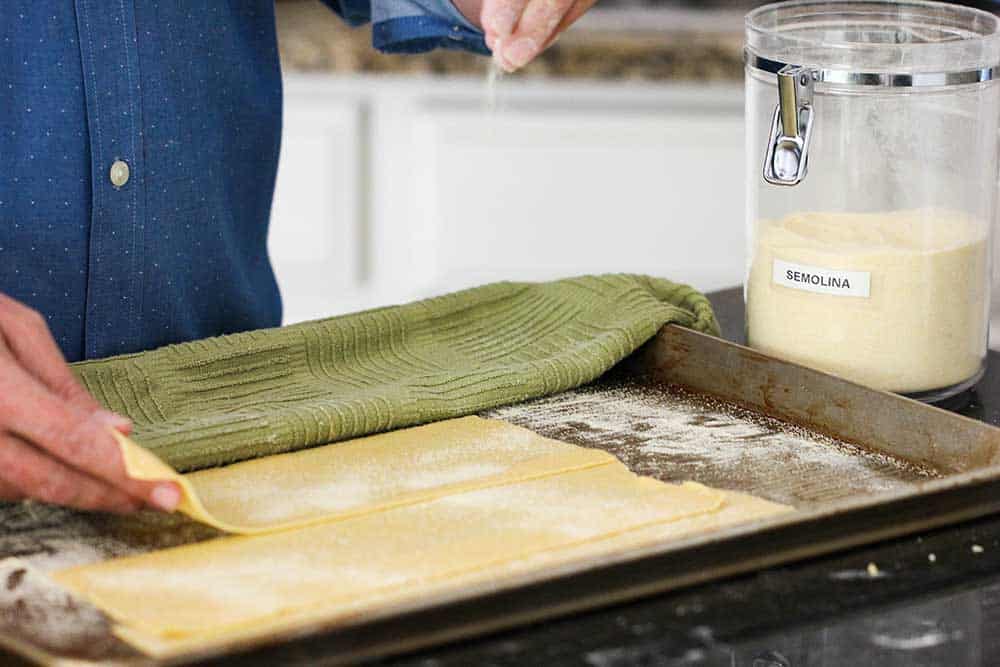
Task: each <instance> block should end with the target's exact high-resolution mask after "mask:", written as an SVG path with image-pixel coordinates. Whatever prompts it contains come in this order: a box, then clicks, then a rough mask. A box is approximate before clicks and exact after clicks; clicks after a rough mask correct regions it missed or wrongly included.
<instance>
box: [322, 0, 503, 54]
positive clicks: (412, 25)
mask: <svg viewBox="0 0 1000 667" xmlns="http://www.w3.org/2000/svg"><path fill="white" fill-rule="evenodd" d="M323 2H324V3H326V4H327V5H328V6H329V7H330V8H331V9H333V11H335V12H336V13H337V14H339V15H340V16H341V17H342V18H343V19H344V21H346V22H347V23H348V24H350V25H352V26H359V25H363V24H364V23H367V22H368V21H371V23H372V45H373V46H374V47H375V48H376V49H378V50H379V51H382V52H383V53H423V52H425V51H432V50H433V49H438V48H443V49H462V50H465V51H471V52H473V53H479V54H483V55H489V53H490V50H489V49H488V48H487V47H486V41H485V40H484V39H483V33H482V31H481V30H479V29H478V28H476V27H475V26H474V25H472V23H470V22H469V21H468V19H466V18H465V17H464V16H462V13H461V12H460V11H458V9H457V8H456V7H455V5H454V4H452V1H451V0H323Z"/></svg>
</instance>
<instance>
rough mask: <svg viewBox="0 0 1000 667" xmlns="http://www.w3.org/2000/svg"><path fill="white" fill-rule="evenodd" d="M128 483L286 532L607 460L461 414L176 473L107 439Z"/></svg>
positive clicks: (184, 504) (235, 522) (239, 529)
mask: <svg viewBox="0 0 1000 667" xmlns="http://www.w3.org/2000/svg"><path fill="white" fill-rule="evenodd" d="M114 434H115V437H116V438H117V439H118V442H119V445H120V447H121V451H122V456H123V458H124V460H125V468H126V470H127V471H128V474H129V476H131V477H134V478H136V479H143V480H172V481H174V482H177V483H178V484H179V485H180V487H181V490H182V492H183V495H182V500H181V505H180V508H179V509H180V511H182V512H184V513H185V514H187V515H189V516H191V517H192V518H194V519H196V520H198V521H201V522H202V523H206V524H208V525H210V526H214V527H215V528H219V529H220V530H224V531H226V532H229V533H239V534H253V533H265V532H271V531H274V530H287V529H289V528H293V527H299V526H303V525H307V524H310V523H315V522H317V521H330V520H335V519H340V518H345V517H347V516H353V515H356V514H359V513H361V514H364V513H371V512H378V511H382V510H384V509H387V508H389V507H395V506H399V505H406V504H410V503H414V502H420V501H423V500H428V499H430V498H433V497H437V496H438V495H441V494H447V493H453V492H455V491H458V490H462V489H468V488H472V487H478V486H481V485H493V484H504V483H507V482H510V481H512V480H520V479H531V478H534V477H538V476H547V475H552V474H558V473H561V472H564V471H569V470H576V469H580V468H589V467H591V466H596V465H604V464H607V463H611V462H613V461H615V458H614V457H613V456H611V455H610V454H608V453H607V452H603V451H600V450H597V449H584V448H582V447H576V446H575V445H570V444H567V443H565V442H559V441H557V440H550V439H548V438H543V437H541V436H539V435H537V434H535V433H533V432H531V431H529V430H527V429H523V428H519V427H516V426H513V425H511V424H507V423H506V422H502V421H497V420H490V419H480V418H479V417H464V418H462V419H452V420H448V421H442V422H437V423H434V424H428V425H426V426H418V427H415V428H408V429H403V430H399V431H392V432H390V433H383V434H380V435H374V436H370V437H367V438H358V439H356V440H350V441H347V442H342V443H338V444H333V445H328V446H326V447H317V448H314V449H307V450H303V451H299V452H294V453H290V454H280V455H276V456H267V457H263V458H260V459H255V460H252V461H245V462H243V463H237V464H234V465H230V466H226V467H223V468H211V469H208V470H202V471H199V472H194V473H189V474H187V475H180V474H178V473H177V472H175V471H174V470H172V469H171V468H170V466H168V465H167V464H166V463H164V462H163V461H161V460H160V459H158V458H157V457H156V456H155V455H154V454H152V453H151V452H149V450H146V449H144V448H142V447H140V446H139V445H137V444H135V443H134V442H132V441H131V440H129V439H128V438H127V437H125V436H123V435H121V434H120V433H118V432H117V431H115V432H114Z"/></svg>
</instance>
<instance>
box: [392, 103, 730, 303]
mask: <svg viewBox="0 0 1000 667" xmlns="http://www.w3.org/2000/svg"><path fill="white" fill-rule="evenodd" d="M616 90H618V89H616V88H615V87H613V86H608V87H607V91H606V94H605V95H604V96H601V95H595V94H593V93H594V90H593V89H592V90H591V91H590V92H591V95H590V99H589V100H582V101H581V99H579V98H578V97H577V96H575V95H572V94H567V93H561V92H560V90H559V88H558V87H556V88H553V90H552V91H551V93H544V94H540V95H537V94H536V95H535V96H534V97H532V98H531V99H529V100H527V101H526V102H524V103H523V104H520V105H518V104H514V105H512V107H513V108H510V109H508V110H506V111H504V112H502V113H493V114H490V113H484V111H483V110H482V107H481V102H480V103H479V104H475V103H468V104H466V106H465V107H464V108H463V107H462V106H461V105H459V104H455V103H452V104H447V103H440V102H434V101H428V102H426V103H424V104H415V105H414V106H413V107H412V108H410V109H409V112H408V113H409V114H410V115H409V125H408V127H409V131H408V132H407V133H401V132H400V131H399V130H395V131H394V132H392V135H393V136H394V140H393V142H392V145H391V146H388V147H383V148H382V151H383V152H384V153H386V155H393V156H394V157H393V158H391V159H390V158H388V157H385V158H383V159H381V160H379V161H377V162H376V170H375V174H376V191H378V188H379V187H384V188H385V190H384V192H383V195H382V196H380V197H379V199H380V200H381V199H382V198H384V197H388V198H391V199H393V200H394V201H395V202H396V204H394V205H393V204H387V205H385V206H386V208H385V210H386V211H389V210H391V211H392V212H393V216H394V217H395V219H385V217H384V216H382V215H376V217H375V222H376V225H377V226H378V227H380V228H381V232H379V231H378V230H376V234H375V238H377V239H379V241H378V243H377V244H376V246H375V249H376V251H377V252H379V253H381V252H382V251H385V253H386V255H385V256H386V257H392V260H391V263H390V265H386V264H383V265H381V267H380V271H379V272H378V273H379V274H380V275H381V276H382V277H383V278H386V279H388V280H394V278H392V276H400V275H403V274H404V273H405V274H406V275H408V276H409V277H410V281H409V284H410V285H411V286H414V287H416V286H419V287H421V288H423V289H424V290H425V291H428V292H435V291H443V290H450V289H456V288H459V287H463V286H467V285H472V284H477V283H483V282H488V281H492V280H500V279H515V280H522V279H547V278H553V277H560V276H567V275H575V274H582V273H591V272H611V271H625V272H637V273H649V274H652V275H658V276H664V277H669V278H672V279H675V280H680V281H685V282H690V283H692V284H694V285H696V286H698V287H700V288H701V289H706V290H707V289H714V288H718V287H723V286H731V285H734V284H738V283H739V282H740V281H741V280H742V278H743V270H744V242H743V238H744V230H743V219H744V167H743V150H744V140H743V137H744V132H743V116H742V106H741V105H742V98H741V95H740V92H739V89H738V88H735V87H734V88H733V89H731V90H728V91H724V92H723V93H722V94H721V96H722V99H723V100H724V101H725V103H724V104H723V105H722V107H721V108H720V105H719V104H718V100H717V98H718V97H719V96H718V95H717V96H715V97H714V98H713V99H712V100H710V101H705V103H704V104H699V103H698V101H699V99H701V97H700V93H696V92H695V91H692V98H693V99H694V103H692V102H691V100H688V99H687V98H686V97H685V95H684V93H683V92H681V93H673V94H671V95H670V96H669V97H663V96H662V95H660V94H659V93H658V92H651V93H650V94H649V95H634V96H633V97H632V98H631V99H630V98H627V97H626V98H624V99H621V98H619V99H617V100H616V97H617V96H616V94H615V92H616ZM702 97H703V96H702ZM479 99H481V98H479ZM608 100H611V102H608ZM470 102H471V100H470ZM709 102H710V103H709ZM396 122H401V121H396ZM386 124H390V125H391V124H392V121H391V120H390V121H386ZM403 151H405V152H406V154H404V153H403ZM415 156H416V157H415ZM383 162H391V163H392V165H391V166H390V167H387V168H383V164H382V163H383ZM382 175H384V176H385V177H386V180H387V181H389V182H388V183H382V182H381V180H382V179H381V176H382ZM403 181H405V182H406V183H405V185H404V184H402V182H403ZM393 183H395V184H396V185H393ZM401 202H406V206H405V210H404V207H403V206H401V205H400V203H401ZM376 205H377V206H382V205H383V204H382V202H381V201H380V202H378V203H377V204H376ZM377 210H378V209H377ZM401 216H405V217H401ZM391 247H392V249H390V248H391ZM375 261H376V262H378V257H377V256H376V258H375ZM401 267H405V271H403V270H401Z"/></svg>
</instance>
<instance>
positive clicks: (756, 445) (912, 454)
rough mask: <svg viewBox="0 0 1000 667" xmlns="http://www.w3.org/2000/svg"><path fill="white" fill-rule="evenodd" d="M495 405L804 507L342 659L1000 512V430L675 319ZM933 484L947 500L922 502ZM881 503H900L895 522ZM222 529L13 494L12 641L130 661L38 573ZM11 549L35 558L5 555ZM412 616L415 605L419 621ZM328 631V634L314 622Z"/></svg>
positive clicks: (452, 612) (450, 606) (8, 626)
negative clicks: (570, 383)
mask: <svg viewBox="0 0 1000 667" xmlns="http://www.w3.org/2000/svg"><path fill="white" fill-rule="evenodd" d="M681 383H683V384H681ZM706 392H708V393H706ZM484 416H487V417H494V418H500V419H506V420H508V421H511V422H513V423H516V424H519V425H522V426H526V427H528V428H531V429H533V430H535V431H537V432H539V433H541V434H543V435H546V436H549V437H554V438H558V439H561V440H565V441H568V442H573V443H576V444H580V445H583V446H588V447H600V448H603V449H606V450H608V451H610V452H612V453H613V454H615V455H616V456H618V457H619V458H621V459H622V461H624V462H625V463H626V465H628V466H629V467H630V468H632V469H633V470H634V471H635V472H638V473H640V474H647V475H651V476H654V477H657V478H660V479H663V480H665V481H678V480H683V479H694V480H696V481H699V482H702V483H704V484H708V485H711V486H716V487H720V488H727V489H733V490H739V491H744V492H749V493H753V494H755V495H758V496H761V497H765V498H768V499H771V500H775V501H778V502H782V503H788V504H792V505H795V506H796V507H797V508H798V509H799V510H801V511H800V512H799V513H797V514H796V515H794V516H793V517H792V518H790V519H783V520H780V521H778V522H772V523H771V524H765V525H762V526H747V527H742V528H738V529H735V530H731V531H724V532H722V533H718V534H712V535H709V536H706V537H705V538H704V539H697V540H688V541H686V542H679V543H672V544H665V545H663V547H662V548H659V549H656V550H652V551H650V552H648V553H635V554H622V555H621V558H619V559H617V560H616V562H613V563H600V564H598V563H593V564H583V565H581V566H580V567H578V568H577V569H576V570H569V571H564V572H552V573H545V576H539V577H536V580H523V581H516V582H515V581H512V582H509V583H510V590H509V591H500V592H497V591H474V590H470V591H467V592H466V595H464V596H463V598H464V599H463V600H461V601H460V600H458V599H455V600H445V599H442V600H428V601H427V604H428V605H435V606H436V607H435V610H426V609H423V610H417V609H398V610H395V612H396V613H394V614H392V615H389V616H387V617H385V618H370V619H363V621H364V622H363V623H361V624H360V625H359V626H358V627H355V628H339V629H337V630H336V632H337V633H340V635H339V636H340V637H341V638H342V640H341V642H342V656H343V657H344V658H345V659H346V658H349V657H356V656H357V655H361V654H366V655H370V654H376V653H381V652H385V651H399V650H404V649H406V648H412V647H415V646H419V645H426V644H427V643H430V642H433V641H438V640H442V639H445V638H451V637H455V636H460V635H465V634H469V633H474V632H479V631H484V630H486V629H493V628H497V627H502V626H505V625H510V624H514V623H518V622H526V621H528V620H533V619H536V618H542V617H545V616H548V615H552V614H558V613H562V612H564V611H566V610H569V609H579V608H584V607H588V606H594V605H598V604H608V603H611V602H614V601H619V600H622V599H627V598H629V597H633V596H636V595H642V594H646V593H651V592H655V591H660V590H667V589H669V588H673V587H677V586H681V585H685V584H688V583H694V582H696V581H705V580H707V579H711V578H713V577H720V576H726V575H727V574H732V573H735V572H738V571H746V570H747V569H753V568H757V567H762V566H766V565H768V564H772V563H776V562H782V561H787V560H790V559H794V558H799V557H803V556H807V555H814V554H816V553H822V552H823V551H824V550H825V551H829V550H832V549H835V548H838V547H841V546H848V545H853V544H860V543H864V542H866V541H874V540H877V539H880V538H883V537H888V536H891V535H897V534H901V532H905V531H907V530H916V529H919V528H922V527H927V526H930V525H941V524H942V523H947V522H949V521H954V520H958V519H960V518H968V517H969V516H972V515H975V514H977V513H979V514H981V513H984V512H989V511H994V510H995V509H1000V508H997V507H994V506H995V505H996V503H997V502H998V501H997V500H994V501H993V502H992V504H991V503H990V502H984V498H997V497H998V496H1000V494H996V493H995V492H994V490H993V489H992V487H991V486H990V484H993V483H995V482H996V481H997V480H998V479H1000V477H998V474H997V470H996V469H994V468H992V467H988V466H989V465H990V464H991V463H992V462H993V461H994V460H996V458H997V456H998V453H1000V438H998V434H1000V429H995V428H992V427H989V426H986V425H983V424H980V423H978V422H974V421H972V420H967V419H964V418H961V417H957V416H955V415H951V414H950V413H945V412H942V411H940V410H936V409H934V408H930V407H927V406H924V405H920V404H916V403H913V402H911V401H906V400H905V399H900V398H898V397H894V396H890V395H888V394H881V393H879V392H872V391H870V390H866V389H863V388H860V387H857V386H855V385H851V384H850V383H846V382H843V381H841V380H837V379H835V378H831V377H830V376H825V375H823V374H821V373H816V372H814V371H808V370H807V369H802V368H800V367H797V366H794V365H791V364H786V363H784V362H780V361H777V360H774V359H771V358H769V357H764V356H763V355H758V354H757V353H754V352H751V351H749V350H746V349H745V348H741V347H739V346H736V345H733V344H730V343H725V342H723V341H720V340H718V339H713V338H709V337H707V336H701V335H699V334H694V333H693V332H688V331H686V330H681V329H677V328H676V327H667V328H666V329H664V331H663V332H661V334H660V335H659V336H658V337H657V339H656V340H655V341H654V342H653V343H652V344H651V345H649V346H647V347H646V348H645V349H644V350H643V351H641V352H640V353H638V354H637V355H636V356H635V357H634V358H633V359H632V360H631V361H630V363H629V364H626V365H624V366H623V367H621V368H619V369H617V370H616V371H615V372H612V373H611V374H609V375H608V376H606V377H605V378H603V379H602V380H601V381H599V382H597V383H595V384H594V385H592V386H589V387H585V388H582V389H579V390H576V391H572V392H566V393H564V394H561V395H558V396H554V397H550V398H547V399H541V400H538V401H534V402H531V403H526V404H523V405H519V406H511V407H505V408H501V409H497V410H493V411H490V412H488V413H485V414H484ZM845 433H846V436H845V437H838V436H840V435H841V434H845ZM859 435H863V436H866V437H867V439H862V438H859V437H858V436H859ZM977 464H978V466H979V468H978V469H975V468H976V466H977ZM969 468H973V470H972V471H971V472H968V470H969ZM963 472H967V474H965V475H962V474H961V473H963ZM957 491H963V493H957ZM930 496H935V497H939V498H944V500H942V501H939V502H935V503H928V502H927V498H929V497H930ZM859 498H861V499H864V500H862V501H860V502H859V501H858V499H859ZM880 499H881V500H880ZM880 502H884V503H890V504H893V503H894V507H895V508H896V509H895V510H894V511H893V513H892V514H891V516H892V517H893V520H892V521H891V523H890V524H887V522H886V521H885V515H886V513H887V512H886V511H884V508H885V507H887V506H886V505H880ZM866 503H867V504H866ZM907 503H910V506H912V507H911V509H912V510H913V512H911V513H912V514H913V517H912V518H911V519H910V520H908V519H907V517H908V515H907V512H906V511H905V509H906V507H908V505H907ZM872 510H875V511H874V512H872ZM866 511H867V512H868V513H867V514H866ZM879 517H882V518H881V519H880V518H879ZM834 519H835V520H836V522H837V523H836V525H835V526H834V525H833V524H832V523H831V522H832V520H834ZM834 528H835V529H836V530H833V529H834ZM768 531H770V532H768ZM215 535H216V533H215V532H214V531H213V530H211V529H209V528H206V527H204V526H201V525H199V524H195V523H193V522H189V521H186V520H183V519H181V518H180V517H164V516H161V515H152V514H150V515H144V516H142V517H140V518H138V519H135V518H132V519H121V518H118V517H111V516H103V515H88V514H83V513H76V512H71V511H68V510H64V509H60V508H53V507H48V506H42V505H37V504H18V505H2V506H0V642H2V643H4V644H5V645H6V646H8V647H10V648H13V649H15V650H17V651H18V652H20V653H21V654H22V655H30V656H31V657H32V658H33V659H35V660H38V661H42V662H53V661H56V660H59V659H60V658H68V659H78V660H84V661H104V660H115V661H116V662H119V663H120V662H122V661H124V662H126V663H127V662H132V661H134V660H136V659H138V656H137V655H136V654H135V653H134V652H133V651H132V649H130V648H129V647H127V646H125V645H124V644H122V643H121V642H119V641H117V640H115V639H114V638H113V637H111V636H110V634H109V632H108V629H109V626H108V624H107V621H106V619H104V618H103V617H102V616H101V614H100V613H99V612H97V611H96V610H94V609H93V608H91V607H89V605H87V604H86V603H83V602H80V601H77V600H73V599H72V598H70V597H69V596H68V595H67V594H66V593H64V592H62V591H60V590H58V589H54V588H52V587H51V586H48V584H47V582H46V580H45V578H44V577H40V576H35V574H34V571H35V570H37V571H39V572H44V571H48V570H52V569H58V568H61V567H66V566H69V565H73V564H81V563H86V562H93V561H95V560H102V559H105V558H111V557H115V556H121V555H127V554H133V553H140V552H143V551H148V550H152V549H158V548H164V547H167V546H173V545H176V544H183V543H187V542H193V541H198V540H203V539H209V538H211V537H213V536H215ZM824 535H826V536H827V538H826V539H824V537H823V536H824ZM9 557H16V558H18V559H19V562H25V563H27V564H28V565H29V566H30V569H29V570H25V569H24V568H23V567H22V566H21V565H19V562H14V561H3V559H5V558H9ZM664 563H667V564H669V567H664ZM640 564H644V565H643V566H641V567H640V566H639V565H640ZM616 567H621V568H622V569H620V570H615V569H614V568H616ZM644 572H645V573H646V575H644V574H643V573H644ZM665 573H668V574H669V576H666V575H665ZM647 575H648V576H647ZM408 614H418V617H417V618H416V619H414V618H410V619H409V622H407V615H408ZM401 628H408V630H406V631H403V630H402V629H401ZM323 630H329V628H323V627H321V626H317V627H314V628H304V629H303V630H302V632H303V633H308V632H319V631H323ZM388 638H391V641H390V642H389V643H388V644H387V643H386V640H387V639H388ZM272 639H273V640H275V641H278V640H280V639H283V638H282V637H274V638H272ZM335 646H339V644H335ZM231 648H232V649H233V650H236V649H242V648H246V647H245V646H234V647H231Z"/></svg>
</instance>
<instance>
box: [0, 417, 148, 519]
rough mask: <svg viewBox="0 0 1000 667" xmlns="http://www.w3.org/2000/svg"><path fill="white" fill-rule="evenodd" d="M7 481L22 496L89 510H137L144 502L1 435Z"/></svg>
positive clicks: (1, 466) (0, 454)
mask: <svg viewBox="0 0 1000 667" xmlns="http://www.w3.org/2000/svg"><path fill="white" fill-rule="evenodd" d="M0 470H2V471H3V476H4V485H5V487H6V488H8V489H10V490H13V492H14V493H16V494H18V495H19V497H22V498H33V499H35V500H40V501H42V502H47V503H54V504H57V505H67V506H70V507H76V508H79V509H85V510H103V511H106V512H117V513H124V512H133V511H135V510H137V509H139V507H140V506H141V502H140V501H139V500H137V499H136V498H132V497H130V496H129V495H128V494H125V493H123V492H121V491H119V490H118V489H115V488H113V487H111V486H110V485H108V484H106V483H104V482H101V481H99V480H96V479H93V478H92V477H89V476H87V475H85V474H83V473H81V472H79V471H76V470H73V469H72V468H70V467H69V466H67V465H65V464H63V463H61V462H59V461H57V460H55V459H53V458H52V457H50V456H46V455H44V454H43V453H42V452H40V451H38V450H37V449H35V448H34V447H32V446H31V445H29V444H28V443H26V442H24V441H23V440H21V439H20V438H16V437H13V436H9V435H7V436H0Z"/></svg>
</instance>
